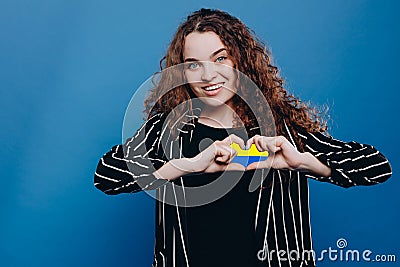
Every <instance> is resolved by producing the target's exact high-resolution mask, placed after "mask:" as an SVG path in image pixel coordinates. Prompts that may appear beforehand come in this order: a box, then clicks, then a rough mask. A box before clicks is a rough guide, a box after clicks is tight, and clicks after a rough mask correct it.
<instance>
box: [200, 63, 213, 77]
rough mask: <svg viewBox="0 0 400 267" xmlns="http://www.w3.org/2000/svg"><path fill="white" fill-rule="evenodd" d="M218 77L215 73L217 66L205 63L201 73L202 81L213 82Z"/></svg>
mask: <svg viewBox="0 0 400 267" xmlns="http://www.w3.org/2000/svg"><path fill="white" fill-rule="evenodd" d="M216 76H217V72H216V71H215V64H214V63H213V62H204V64H203V72H202V73H201V79H202V80H203V81H211V80H213V79H214V78H215V77H216Z"/></svg>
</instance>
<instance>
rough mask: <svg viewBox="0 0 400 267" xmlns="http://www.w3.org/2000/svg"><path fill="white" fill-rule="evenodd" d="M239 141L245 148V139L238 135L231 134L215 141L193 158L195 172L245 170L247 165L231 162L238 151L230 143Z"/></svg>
mask: <svg viewBox="0 0 400 267" xmlns="http://www.w3.org/2000/svg"><path fill="white" fill-rule="evenodd" d="M232 143H237V144H239V146H240V147H241V148H242V149H244V141H243V139H242V138H240V137H238V136H237V135H234V134H231V135H229V136H227V137H226V138H225V139H224V140H221V141H219V140H217V141H214V142H213V143H212V144H211V145H210V146H209V147H207V148H206V149H205V150H203V151H202V152H200V153H199V154H198V155H197V156H195V157H193V158H192V159H191V162H192V164H193V166H194V167H193V168H194V169H193V170H194V171H195V172H217V171H226V170H231V171H233V170H238V171H244V170H245V167H244V166H243V165H241V164H239V163H231V160H232V159H233V158H234V157H235V156H236V155H237V151H236V150H234V149H233V148H231V147H230V144H232Z"/></svg>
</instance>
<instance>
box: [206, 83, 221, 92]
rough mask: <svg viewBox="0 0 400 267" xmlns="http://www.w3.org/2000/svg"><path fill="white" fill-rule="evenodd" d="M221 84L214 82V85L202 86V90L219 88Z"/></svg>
mask: <svg viewBox="0 0 400 267" xmlns="http://www.w3.org/2000/svg"><path fill="white" fill-rule="evenodd" d="M221 86H222V84H216V85H212V86H208V87H204V90H206V91H211V90H215V89H218V88H220V87H221Z"/></svg>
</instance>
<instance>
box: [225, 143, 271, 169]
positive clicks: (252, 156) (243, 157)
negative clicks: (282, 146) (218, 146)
mask: <svg viewBox="0 0 400 267" xmlns="http://www.w3.org/2000/svg"><path fill="white" fill-rule="evenodd" d="M230 147H231V148H233V149H234V150H236V151H237V152H238V154H237V155H236V157H234V158H233V159H232V161H231V162H237V163H240V164H242V165H243V166H245V167H247V166H248V165H250V164H251V163H253V162H257V161H263V160H266V159H267V157H268V151H263V152H260V151H258V149H257V147H256V145H255V144H251V146H250V149H248V150H243V149H241V148H240V146H239V144H236V143H232V144H231V145H230Z"/></svg>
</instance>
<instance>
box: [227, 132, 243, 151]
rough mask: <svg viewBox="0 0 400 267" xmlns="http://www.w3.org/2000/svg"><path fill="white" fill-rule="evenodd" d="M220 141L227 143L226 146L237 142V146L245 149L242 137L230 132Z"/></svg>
mask: <svg viewBox="0 0 400 267" xmlns="http://www.w3.org/2000/svg"><path fill="white" fill-rule="evenodd" d="M222 142H223V143H224V144H225V145H228V146H229V145H231V144H232V143H237V144H239V146H240V147H241V148H242V149H245V146H244V141H243V139H242V138H240V137H239V136H237V135H235V134H230V135H228V136H227V137H226V138H225V139H224V140H222Z"/></svg>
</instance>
